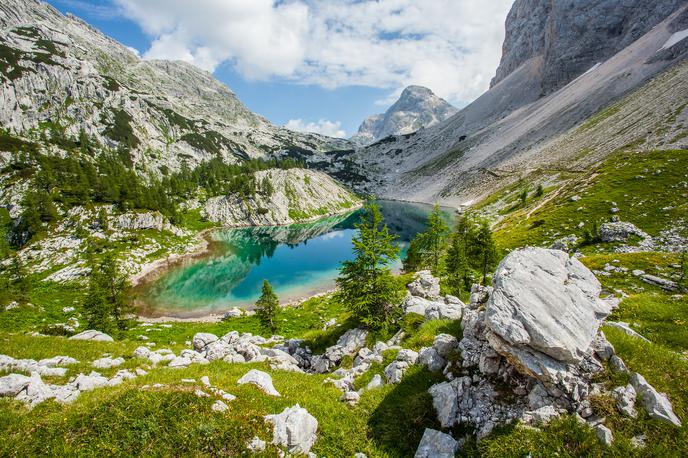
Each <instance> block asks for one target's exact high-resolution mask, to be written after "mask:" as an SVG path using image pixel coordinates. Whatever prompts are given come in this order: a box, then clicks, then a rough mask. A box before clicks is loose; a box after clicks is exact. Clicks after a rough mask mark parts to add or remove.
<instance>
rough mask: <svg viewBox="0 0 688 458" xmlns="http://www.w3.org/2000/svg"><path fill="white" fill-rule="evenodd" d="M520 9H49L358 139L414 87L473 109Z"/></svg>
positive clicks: (77, 3)
mask: <svg viewBox="0 0 688 458" xmlns="http://www.w3.org/2000/svg"><path fill="white" fill-rule="evenodd" d="M512 1H513V0H490V1H489V2H484V1H482V0H417V1H416V0H274V1H273V0H222V1H218V0H48V2H49V3H51V4H52V5H53V6H55V7H56V8H58V9H59V10H60V11H62V12H64V13H67V12H70V13H72V14H75V15H77V16H79V17H81V18H82V19H84V20H85V21H86V22H88V23H90V24H92V25H93V26H95V27H96V28H98V29H100V30H101V31H102V32H103V33H105V34H107V35H109V36H111V37H113V38H115V39H116V40H118V41H120V42H121V43H123V44H124V45H126V46H129V47H132V48H134V49H136V50H137V51H138V52H139V53H140V54H141V56H142V57H143V58H166V59H181V60H185V61H187V62H190V63H192V64H194V65H196V66H198V67H199V68H203V69H205V70H208V71H211V72H212V73H213V74H214V75H215V77H216V78H218V79H219V80H220V81H222V82H224V83H225V84H227V86H229V87H230V88H231V89H232V90H233V91H234V92H235V93H236V94H237V95H238V96H239V98H240V99H241V101H242V102H243V103H244V104H245V105H246V106H248V107H249V108H250V109H251V110H253V111H255V112H256V113H258V114H260V115H262V116H264V117H266V118H268V119H269V120H270V121H272V122H273V123H275V124H279V125H289V126H290V127H291V128H294V129H296V130H312V131H319V132H321V133H325V134H328V135H335V136H350V135H352V134H354V133H355V132H356V130H357V128H358V125H359V124H360V123H361V121H362V120H363V119H364V118H366V117H367V116H369V115H371V114H374V113H379V112H383V111H384V110H385V109H386V108H387V107H388V106H389V105H390V104H391V103H392V102H393V101H394V100H395V98H396V97H398V94H399V93H400V92H401V90H402V89H403V88H404V87H405V86H407V85H409V84H420V85H424V86H427V87H429V88H430V89H432V90H433V91H434V92H435V93H437V94H438V95H440V96H441V97H444V98H445V99H447V100H448V101H449V102H450V103H452V104H454V105H456V106H459V107H461V106H465V105H466V104H468V103H469V102H470V101H471V100H473V99H475V98H476V97H477V96H479V95H480V94H481V93H482V92H483V91H484V90H486V89H487V88H488V86H489V80H490V78H491V77H492V76H493V75H494V71H495V69H496V66H497V64H498V63H499V56H500V53H501V44H502V41H503V36H504V30H503V28H504V27H503V23H504V19H505V17H506V13H507V12H508V9H509V7H510V6H511V3H512Z"/></svg>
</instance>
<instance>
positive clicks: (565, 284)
mask: <svg viewBox="0 0 688 458" xmlns="http://www.w3.org/2000/svg"><path fill="white" fill-rule="evenodd" d="M493 282H494V290H490V289H488V288H482V287H475V288H474V289H473V291H472V294H471V302H470V304H468V305H467V306H466V308H465V309H464V312H463V321H462V322H463V338H462V339H461V341H460V342H459V343H458V348H459V349H460V350H461V362H460V364H461V367H453V366H452V364H451V363H447V365H446V367H445V368H444V371H443V373H444V374H445V376H446V377H447V378H448V381H446V382H442V383H439V384H436V385H433V386H432V387H431V388H430V390H429V393H430V394H431V396H432V397H433V405H434V407H435V410H436V412H437V416H438V420H439V421H440V423H441V424H442V426H443V427H447V428H451V427H453V426H455V425H456V424H459V423H469V424H473V425H474V426H475V427H476V429H477V435H478V437H483V436H485V435H487V434H489V432H490V431H492V429H493V428H494V427H495V426H497V425H498V424H504V423H510V422H513V421H522V422H524V423H529V424H537V423H545V422H547V421H549V420H551V419H552V418H555V417H556V416H558V415H560V414H561V413H562V412H572V413H576V414H578V415H579V416H580V417H582V418H583V419H584V420H585V421H587V422H588V423H589V424H590V425H591V426H594V427H598V426H600V427H599V428H598V430H599V431H600V437H601V439H602V440H604V441H607V442H608V443H611V440H613V437H612V436H611V432H610V434H607V430H608V428H606V427H604V425H601V422H600V421H599V420H597V419H596V417H595V415H594V411H593V409H592V404H591V401H590V399H591V397H593V396H599V395H602V394H606V395H609V396H612V397H613V398H614V399H615V400H616V402H617V407H618V409H619V411H620V412H621V413H623V414H624V415H628V416H631V417H632V416H634V414H635V408H634V404H635V402H634V401H635V393H636V392H637V393H638V394H640V395H641V396H642V399H643V402H644V406H645V408H646V409H647V410H648V412H651V413H650V414H651V415H655V416H656V418H660V419H662V420H664V421H668V422H670V423H673V424H680V420H679V419H678V418H677V417H676V416H675V415H674V414H673V411H672V410H671V404H670V403H669V401H668V399H667V398H666V397H665V396H663V395H661V394H659V393H657V392H656V390H654V388H652V387H651V386H649V385H648V384H646V382H645V381H644V379H642V377H640V376H633V377H632V379H631V381H632V384H631V385H628V386H626V387H617V388H616V389H614V390H612V391H607V389H606V388H605V386H604V384H601V383H596V382H595V378H596V377H595V376H596V374H598V373H600V372H602V371H604V366H603V364H602V361H609V363H610V366H611V367H612V368H613V370H616V371H625V370H627V369H626V368H625V364H623V361H622V360H621V358H619V357H618V356H617V355H615V354H614V353H615V351H614V347H613V346H612V345H611V344H610V343H609V342H608V341H607V340H606V338H605V336H604V334H603V333H602V332H601V331H600V330H599V327H600V325H601V324H602V322H603V321H602V320H603V319H604V317H605V316H606V315H607V314H608V313H609V312H610V311H611V308H612V306H613V305H614V303H615V302H614V301H612V300H609V301H607V300H603V299H600V297H599V295H600V293H601V287H600V283H599V282H598V281H597V279H596V278H595V277H594V275H593V274H592V272H590V271H589V270H588V269H587V268H586V267H585V266H583V265H582V264H581V263H580V262H579V261H577V260H576V259H575V258H569V256H568V255H567V254H566V253H564V252H562V251H555V250H546V249H542V248H525V249H519V250H516V251H513V252H511V253H510V254H508V255H507V256H506V257H505V258H504V260H503V261H502V262H501V263H500V265H499V267H498V268H497V271H496V272H495V274H494V276H493ZM454 345H455V343H454V342H452V341H451V339H450V338H447V337H444V336H442V337H441V336H438V338H437V339H436V341H435V345H434V346H433V348H434V350H435V351H436V352H437V353H438V355H439V356H444V355H443V352H446V351H451V350H450V349H451V348H454ZM443 348H446V350H443ZM426 352H427V350H425V351H422V352H421V359H425V356H424V355H425V353H426ZM428 360H429V359H428ZM466 370H470V371H471V372H470V373H471V374H473V375H472V376H469V375H462V374H465V373H466V372H465V371H466ZM457 374H458V375H457ZM497 381H498V384H497ZM505 386H506V387H509V388H508V389H510V390H511V393H510V395H509V396H505V395H504V394H505V392H504V389H505ZM652 412H654V413H652Z"/></svg>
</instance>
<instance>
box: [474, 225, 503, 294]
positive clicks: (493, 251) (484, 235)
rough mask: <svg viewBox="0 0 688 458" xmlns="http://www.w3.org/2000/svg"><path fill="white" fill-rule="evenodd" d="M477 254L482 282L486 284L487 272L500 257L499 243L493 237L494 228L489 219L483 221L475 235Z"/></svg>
mask: <svg viewBox="0 0 688 458" xmlns="http://www.w3.org/2000/svg"><path fill="white" fill-rule="evenodd" d="M475 254H476V257H477V259H478V260H479V262H480V270H481V273H482V277H483V280H482V283H483V285H484V284H486V282H487V274H488V273H489V272H490V271H491V270H492V267H493V266H494V264H495V263H496V262H497V259H498V251H497V245H496V244H495V242H494V239H493V238H492V230H491V229H490V225H489V224H488V223H487V221H483V222H481V223H480V226H479V228H478V232H477V234H476V237H475Z"/></svg>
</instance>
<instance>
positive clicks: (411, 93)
mask: <svg viewBox="0 0 688 458" xmlns="http://www.w3.org/2000/svg"><path fill="white" fill-rule="evenodd" d="M456 111H457V110H456V108H454V107H453V106H452V105H450V104H449V103H448V102H447V101H445V100H444V99H442V98H440V97H438V96H436V95H435V94H434V93H433V92H432V91H431V90H430V89H428V88H426V87H423V86H415V85H412V86H408V87H407V88H405V89H404V90H403V91H402V92H401V95H400V96H399V99H398V100H397V101H396V102H395V103H394V104H393V105H392V106H391V107H390V108H389V109H388V110H387V111H386V112H385V113H382V114H375V115H372V116H370V117H369V118H367V119H366V120H365V121H363V123H362V124H361V126H360V127H359V128H358V132H357V133H356V135H354V136H353V137H352V138H351V140H352V141H354V142H356V143H358V144H359V145H366V144H370V143H373V142H375V141H377V140H380V139H381V138H384V137H388V136H390V135H403V134H410V133H412V132H415V131H417V130H419V129H422V128H425V127H430V126H432V125H435V124H437V123H439V122H441V121H444V120H445V119H447V118H449V117H451V116H452V115H453V114H454V113H456Z"/></svg>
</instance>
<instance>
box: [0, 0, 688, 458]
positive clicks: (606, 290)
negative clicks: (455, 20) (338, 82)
mask: <svg viewBox="0 0 688 458" xmlns="http://www.w3.org/2000/svg"><path fill="white" fill-rule="evenodd" d="M686 30H688V5H687V4H686V2H685V1H680V0H662V1H658V2H653V3H652V5H649V4H648V3H647V2H643V1H640V0H629V1H619V0H604V1H600V2H587V1H574V2H560V1H549V0H515V2H514V3H513V5H512V7H511V11H510V13H509V15H508V16H507V18H506V24H505V31H506V34H505V40H504V46H503V49H502V55H501V62H500V64H499V67H498V68H497V69H496V74H495V77H494V79H493V80H492V82H491V84H490V85H489V89H488V90H487V91H486V92H485V93H484V94H483V95H482V96H480V97H478V98H477V99H475V100H474V101H473V102H471V103H469V104H468V105H466V106H463V107H461V108H456V107H454V106H452V105H450V104H449V103H448V102H446V101H445V100H444V99H442V98H440V97H439V96H437V95H435V94H434V93H433V92H432V91H431V90H430V89H428V88H425V87H422V86H418V85H415V84H414V85H411V86H407V87H406V88H405V89H403V90H401V89H400V92H397V94H400V96H399V99H398V100H397V101H396V102H394V103H393V104H391V106H390V108H389V109H388V110H387V111H385V112H384V113H383V114H377V115H372V116H371V117H369V118H367V119H366V120H364V121H363V123H362V124H361V126H360V128H359V130H358V132H357V133H356V134H354V135H353V136H352V137H351V138H349V139H343V138H333V137H328V136H325V135H322V134H317V133H304V132H296V131H291V130H288V129H287V128H285V127H282V126H278V125H276V124H273V123H271V122H270V121H268V120H267V119H265V118H263V117H261V116H260V115H258V114H256V113H253V112H252V111H250V110H249V109H248V108H247V107H246V106H245V105H244V104H243V103H242V102H241V101H240V100H239V98H238V97H237V96H236V95H235V94H234V92H232V90H231V89H229V88H228V87H227V86H226V85H224V84H223V83H221V82H220V81H218V80H216V79H215V78H214V76H213V75H211V74H210V73H207V72H205V71H203V70H200V69H199V68H197V67H196V66H194V65H191V64H189V63H185V62H182V61H172V60H170V61H168V60H156V59H149V58H143V59H142V58H140V57H139V56H138V55H137V54H135V53H134V52H132V51H131V50H130V49H128V48H127V47H125V46H124V45H122V44H120V43H118V42H116V41H115V40H113V39H112V38H110V37H108V36H107V35H105V34H103V33H101V32H100V31H98V30H97V29H96V28H94V27H93V26H91V25H89V24H88V23H86V22H85V21H83V20H82V19H79V18H78V17H76V16H73V15H63V14H62V13H60V12H59V11H58V10H57V9H55V8H53V7H52V6H51V5H49V4H47V3H44V2H41V1H39V0H9V1H7V2H3V4H2V5H0V83H1V85H0V343H1V344H0V456H8V457H9V456H22V457H23V456H61V457H62V456H103V455H106V454H107V455H112V456H254V455H255V456H271V457H272V456H280V457H283V456H309V457H312V456H321V457H355V458H365V457H370V458H372V457H408V456H415V457H417V458H430V457H432V458H444V457H454V456H461V457H495V458H497V457H526V456H528V457H551V456H563V457H580V456H594V457H618V456H628V457H636V456H637V457H641V456H642V457H646V456H652V457H654V456H656V457H671V456H676V457H680V456H685V455H686V454H688V445H687V444H688V426H686V422H687V421H688V387H687V385H686V381H687V380H688V329H687V328H686V326H688V84H687V82H688V62H686V53H687V52H688V41H687V40H685V38H686V37H687V36H688V34H687V33H686ZM380 111H382V110H380Z"/></svg>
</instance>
